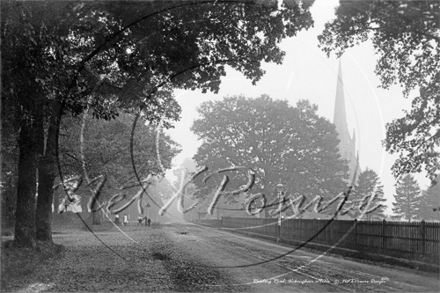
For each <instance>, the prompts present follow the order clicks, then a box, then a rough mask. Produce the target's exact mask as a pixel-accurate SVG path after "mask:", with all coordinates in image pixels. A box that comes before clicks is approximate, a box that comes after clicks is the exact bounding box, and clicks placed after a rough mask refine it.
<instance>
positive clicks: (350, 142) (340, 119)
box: [333, 59, 361, 182]
mask: <svg viewBox="0 0 440 293" xmlns="http://www.w3.org/2000/svg"><path fill="white" fill-rule="evenodd" d="M333 123H334V124H335V126H336V131H337V132H338V134H339V139H340V142H339V153H340V155H341V157H342V158H343V159H346V160H347V161H348V167H349V170H350V177H349V180H350V181H349V182H352V179H353V175H354V173H355V170H356V167H357V176H356V177H358V176H359V174H360V172H361V169H360V167H359V165H358V164H357V161H358V158H357V152H356V136H355V130H354V129H353V137H352V136H351V135H350V131H349V130H348V123H347V115H346V111H345V96H344V81H343V79H342V66H341V59H339V70H338V80H337V85H336V98H335V111H334V113H333Z"/></svg>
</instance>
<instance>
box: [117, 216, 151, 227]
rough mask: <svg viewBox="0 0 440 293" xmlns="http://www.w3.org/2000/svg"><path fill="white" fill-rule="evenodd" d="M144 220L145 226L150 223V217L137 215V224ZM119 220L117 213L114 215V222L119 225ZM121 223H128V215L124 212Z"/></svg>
mask: <svg viewBox="0 0 440 293" xmlns="http://www.w3.org/2000/svg"><path fill="white" fill-rule="evenodd" d="M144 221H145V226H150V225H151V219H148V218H147V217H143V218H142V217H138V225H141V224H142V222H144ZM120 223H121V222H120V220H119V215H116V216H115V224H116V225H119V224H120ZM122 225H124V226H127V225H128V216H127V214H124V217H123V218H122Z"/></svg>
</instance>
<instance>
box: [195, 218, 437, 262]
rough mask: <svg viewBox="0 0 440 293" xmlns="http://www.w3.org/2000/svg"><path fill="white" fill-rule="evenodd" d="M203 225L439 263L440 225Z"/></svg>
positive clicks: (270, 221) (258, 221) (260, 221)
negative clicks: (421, 258) (431, 260)
mask: <svg viewBox="0 0 440 293" xmlns="http://www.w3.org/2000/svg"><path fill="white" fill-rule="evenodd" d="M198 222H199V223H201V224H205V225H210V226H215V227H222V228H227V229H231V230H236V231H242V232H251V233H257V234H261V235H264V236H269V237H274V238H279V239H281V240H283V241H288V242H296V243H298V242H308V243H316V244H323V245H328V246H335V247H339V248H347V249H352V250H357V251H359V252H373V253H377V254H382V255H389V256H401V257H407V258H420V257H423V258H427V259H429V258H432V259H433V260H434V261H435V262H438V259H439V239H440V233H439V230H440V223H439V222H424V221H422V222H394V221H392V222H391V221H385V220H383V221H356V220H354V221H345V220H333V221H329V220H316V219H313V220H309V219H288V220H283V221H282V223H281V228H280V229H279V227H278V221H277V219H275V218H232V217H225V218H223V219H222V220H199V221H198Z"/></svg>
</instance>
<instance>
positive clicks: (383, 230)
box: [382, 219, 387, 251]
mask: <svg viewBox="0 0 440 293" xmlns="http://www.w3.org/2000/svg"><path fill="white" fill-rule="evenodd" d="M386 225H387V221H386V220H385V219H383V220H382V251H385V250H386V249H387V237H386Z"/></svg>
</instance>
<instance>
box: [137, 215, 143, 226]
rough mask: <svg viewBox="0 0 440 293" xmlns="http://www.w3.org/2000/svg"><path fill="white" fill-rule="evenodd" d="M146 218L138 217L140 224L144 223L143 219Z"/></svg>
mask: <svg viewBox="0 0 440 293" xmlns="http://www.w3.org/2000/svg"><path fill="white" fill-rule="evenodd" d="M143 220H144V218H142V217H138V222H139V223H138V226H139V225H140V224H142V221H143Z"/></svg>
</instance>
